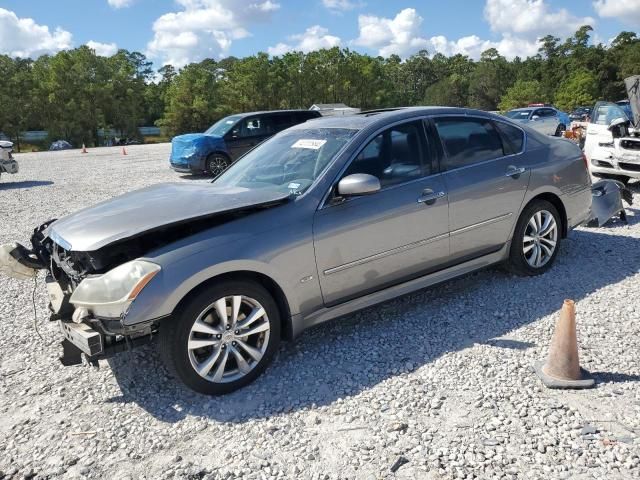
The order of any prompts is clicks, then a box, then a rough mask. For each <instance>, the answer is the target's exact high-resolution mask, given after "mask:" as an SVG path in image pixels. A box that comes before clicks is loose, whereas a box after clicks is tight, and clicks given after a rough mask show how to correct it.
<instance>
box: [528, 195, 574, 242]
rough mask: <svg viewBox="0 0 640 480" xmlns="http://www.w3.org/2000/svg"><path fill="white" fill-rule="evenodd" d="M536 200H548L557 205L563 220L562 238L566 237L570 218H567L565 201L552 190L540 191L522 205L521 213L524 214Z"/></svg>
mask: <svg viewBox="0 0 640 480" xmlns="http://www.w3.org/2000/svg"><path fill="white" fill-rule="evenodd" d="M536 200H546V201H547V202H549V203H550V204H551V205H553V206H554V207H556V210H558V213H559V214H560V221H561V222H562V225H561V229H560V231H561V233H562V238H566V237H567V232H568V219H567V210H566V208H565V206H564V203H562V199H561V198H560V197H559V196H558V195H556V194H555V193H551V192H543V193H539V194H537V195H536V196H535V197H533V198H531V199H530V200H529V201H528V202H527V203H526V204H525V205H523V206H522V210H521V211H520V213H521V214H522V212H523V211H524V210H525V208H527V207H528V206H529V205H531V204H532V203H533V202H535V201H536Z"/></svg>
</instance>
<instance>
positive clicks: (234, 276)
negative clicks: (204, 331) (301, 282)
mask: <svg viewBox="0 0 640 480" xmlns="http://www.w3.org/2000/svg"><path fill="white" fill-rule="evenodd" d="M242 280H249V281H253V282H255V283H258V284H259V285H262V286H263V287H264V288H266V289H267V291H268V292H269V294H270V295H271V296H272V297H273V299H274V300H275V302H276V305H277V306H278V311H279V313H280V327H281V328H280V332H281V337H282V338H283V339H285V340H292V339H293V325H292V323H291V308H290V306H289V301H288V300H287V297H286V295H285V293H284V291H283V290H282V287H280V285H278V283H277V282H276V281H275V280H273V279H272V278H271V277H269V276H268V275H265V274H264V273H259V272H255V271H249V270H238V271H234V272H228V273H222V274H220V275H215V276H213V277H210V278H208V279H207V280H204V281H203V282H201V283H199V284H198V285H196V286H195V287H194V288H192V289H191V290H190V291H189V292H187V294H186V295H185V296H184V297H182V299H181V300H180V301H179V302H178V304H177V305H176V307H175V308H174V310H173V312H172V314H171V317H175V315H176V313H177V312H178V311H180V309H182V307H183V306H184V305H185V304H186V303H187V302H188V301H189V300H190V299H191V298H193V297H194V296H196V295H197V294H198V293H200V292H201V291H202V290H204V289H205V288H207V287H208V286H210V285H211V284H213V283H216V282H222V281H242Z"/></svg>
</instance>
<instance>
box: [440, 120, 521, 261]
mask: <svg viewBox="0 0 640 480" xmlns="http://www.w3.org/2000/svg"><path fill="white" fill-rule="evenodd" d="M434 123H435V127H436V130H437V132H438V135H439V136H440V139H441V141H442V145H443V147H444V151H445V155H444V159H443V162H442V167H443V170H444V173H443V177H444V183H445V187H446V189H447V192H448V194H449V224H450V234H451V256H452V260H457V261H465V260H467V259H471V258H474V257H478V256H482V255H486V254H489V253H492V252H494V251H497V250H498V249H500V247H502V246H503V245H504V244H505V242H506V241H507V240H508V237H509V234H510V232H511V230H512V228H513V225H514V223H515V222H516V221H517V214H518V212H519V211H520V207H521V205H522V201H523V199H524V194H525V192H526V190H527V187H528V184H529V177H530V174H531V171H530V170H529V168H528V166H527V162H526V159H525V154H524V153H522V149H523V142H524V133H523V131H522V130H520V129H519V128H517V127H515V126H513V125H511V124H508V123H506V122H505V123H503V122H497V123H495V124H494V123H493V122H491V121H490V120H487V119H483V118H473V117H455V116H450V117H442V118H435V119H434Z"/></svg>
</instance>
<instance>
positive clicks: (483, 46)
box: [428, 34, 538, 60]
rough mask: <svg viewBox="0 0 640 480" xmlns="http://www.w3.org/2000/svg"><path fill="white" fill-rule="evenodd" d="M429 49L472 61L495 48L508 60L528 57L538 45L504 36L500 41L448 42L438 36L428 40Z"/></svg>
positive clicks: (469, 39)
mask: <svg viewBox="0 0 640 480" xmlns="http://www.w3.org/2000/svg"><path fill="white" fill-rule="evenodd" d="M429 43H430V44H431V48H428V50H429V51H430V52H432V53H433V52H436V53H442V54H443V55H447V56H449V55H455V54H461V55H467V56H469V57H470V58H473V59H474V60H477V59H479V58H480V55H481V54H482V52H484V51H485V50H488V49H490V48H495V49H496V50H498V52H500V54H501V55H502V56H504V57H507V58H509V59H513V58H514V57H522V58H525V57H528V56H532V55H535V54H536V53H537V52H538V43H537V42H536V41H535V40H533V41H528V40H524V39H521V38H516V37H512V36H511V35H508V34H506V35H504V36H503V37H502V39H501V40H500V41H491V40H483V39H481V38H480V37H478V36H477V35H470V36H468V37H462V38H460V39H458V40H455V41H453V40H448V39H447V38H446V37H444V36H442V35H439V36H435V37H431V38H430V39H429Z"/></svg>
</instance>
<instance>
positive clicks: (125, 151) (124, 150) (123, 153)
mask: <svg viewBox="0 0 640 480" xmlns="http://www.w3.org/2000/svg"><path fill="white" fill-rule="evenodd" d="M126 154H127V149H126V148H124V147H122V155H126Z"/></svg>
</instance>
